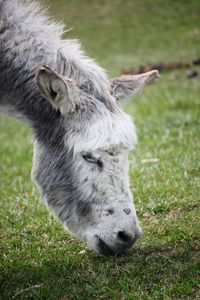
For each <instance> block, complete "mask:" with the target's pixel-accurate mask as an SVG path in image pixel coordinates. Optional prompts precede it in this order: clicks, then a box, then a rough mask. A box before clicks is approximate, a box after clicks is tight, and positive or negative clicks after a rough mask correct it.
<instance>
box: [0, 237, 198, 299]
mask: <svg viewBox="0 0 200 300" xmlns="http://www.w3.org/2000/svg"><path fill="white" fill-rule="evenodd" d="M197 247H198V245H197V244H196V243H193V242H192V241H189V240H188V241H187V240H185V241H181V242H179V243H173V244H166V245H161V246H157V247H154V246H149V247H143V248H142V247H140V248H137V249H135V250H133V251H132V252H131V253H129V254H127V255H126V256H123V257H117V258H116V257H108V258H105V257H102V256H99V255H98V254H95V253H94V252H93V251H86V253H84V254H82V253H81V254H80V253H77V254H75V253H71V254H70V253H69V255H68V254H67V255H66V254H65V253H64V252H63V251H62V253H59V251H58V252H57V253H56V249H54V252H53V253H50V254H49V253H46V255H45V253H44V255H43V257H42V259H41V261H39V262H37V263H38V265H37V263H35V265H34V264H33V262H31V259H29V260H28V259H27V258H25V260H24V261H23V262H21V261H18V260H17V258H16V259H15V260H13V262H12V263H10V265H9V266H7V267H6V269H5V270H3V272H2V273H1V282H0V286H1V288H0V290H1V293H0V295H1V296H2V299H26V298H28V299H121V298H123V297H125V299H135V298H134V297H136V299H138V298H137V295H138V296H140V299H146V298H145V297H149V299H150V298H152V299H153V298H154V299H157V298H156V297H157V296H156V295H159V296H158V299H165V296H164V295H167V296H168V297H170V299H177V298H179V299H180V298H182V296H184V299H187V297H191V298H192V299H196V293H197V280H198V278H197V276H198V270H199V265H198V264H199V262H198V249H197ZM46 251H47V252H48V248H47V249H46ZM38 260H39V258H38ZM141 295H144V298H142V296H141ZM162 295H163V297H162ZM122 296H123V297H122ZM131 297H132V298H131ZM123 299H124V298H123Z"/></svg>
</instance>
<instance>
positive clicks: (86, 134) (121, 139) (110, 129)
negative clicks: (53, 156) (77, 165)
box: [65, 110, 137, 153]
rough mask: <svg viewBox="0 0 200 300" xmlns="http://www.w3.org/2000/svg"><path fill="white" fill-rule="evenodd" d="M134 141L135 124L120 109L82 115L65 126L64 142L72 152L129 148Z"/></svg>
mask: <svg viewBox="0 0 200 300" xmlns="http://www.w3.org/2000/svg"><path fill="white" fill-rule="evenodd" d="M136 142H137V135H136V129H135V126H134V124H133V122H132V120H131V118H130V116H128V115H127V114H125V113H124V112H123V111H121V110H119V111H117V112H115V113H112V112H110V111H108V110H106V111H104V113H103V114H102V113H94V114H93V115H92V117H90V118H87V117H84V116H82V118H80V120H78V121H76V122H73V123H71V124H70V126H67V128H66V137H65V144H66V145H67V147H68V149H70V150H73V152H74V153H77V152H81V151H95V150H97V149H102V150H107V149H110V148H119V147H120V148H121V149H123V148H124V149H127V150H128V149H129V150H130V149H132V148H134V146H135V144H136Z"/></svg>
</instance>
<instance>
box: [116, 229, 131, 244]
mask: <svg viewBox="0 0 200 300" xmlns="http://www.w3.org/2000/svg"><path fill="white" fill-rule="evenodd" d="M117 238H118V239H119V240H120V241H122V242H130V241H131V240H132V236H131V235H129V234H128V233H126V232H125V231H119V232H118V233H117Z"/></svg>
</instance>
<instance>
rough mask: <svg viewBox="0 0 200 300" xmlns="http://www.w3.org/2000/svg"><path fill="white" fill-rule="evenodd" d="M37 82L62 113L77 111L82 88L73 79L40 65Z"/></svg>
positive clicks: (45, 95)
mask: <svg viewBox="0 0 200 300" xmlns="http://www.w3.org/2000/svg"><path fill="white" fill-rule="evenodd" d="M36 83H37V86H38V88H39V89H40V91H41V93H42V94H43V96H44V97H45V98H46V99H47V100H48V101H49V102H50V103H51V104H52V106H53V107H54V108H55V109H59V110H60V112H61V114H62V115H66V114H68V113H73V112H74V111H75V109H76V107H77V103H76V102H77V101H78V99H79V94H80V89H79V87H78V85H77V84H76V83H75V82H74V81H73V80H72V79H70V78H67V77H63V76H61V75H59V74H58V73H56V72H55V71H53V70H52V69H50V68H49V67H47V66H40V67H39V68H38V70H37V73H36Z"/></svg>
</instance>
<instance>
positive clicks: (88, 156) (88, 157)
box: [83, 153, 103, 169]
mask: <svg viewBox="0 0 200 300" xmlns="http://www.w3.org/2000/svg"><path fill="white" fill-rule="evenodd" d="M83 158H84V159H85V161H87V162H88V163H91V164H96V165H97V166H98V167H99V168H101V169H102V168H103V162H102V161H101V160H100V159H96V158H94V157H92V155H91V154H90V153H88V154H83Z"/></svg>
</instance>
